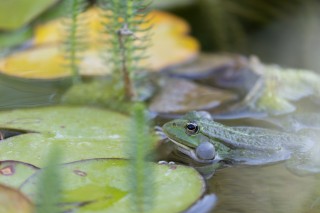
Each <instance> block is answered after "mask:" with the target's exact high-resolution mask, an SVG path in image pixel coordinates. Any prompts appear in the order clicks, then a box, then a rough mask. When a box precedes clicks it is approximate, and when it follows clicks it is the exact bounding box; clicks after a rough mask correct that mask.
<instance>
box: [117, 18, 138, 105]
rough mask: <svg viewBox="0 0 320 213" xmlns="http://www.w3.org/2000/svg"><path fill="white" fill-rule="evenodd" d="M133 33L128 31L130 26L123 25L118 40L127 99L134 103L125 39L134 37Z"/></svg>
mask: <svg viewBox="0 0 320 213" xmlns="http://www.w3.org/2000/svg"><path fill="white" fill-rule="evenodd" d="M132 35H133V33H132V32H131V31H130V30H129V29H128V26H127V25H126V24H124V25H123V27H122V28H121V29H120V30H118V39H119V45H120V54H121V70H122V77H123V82H124V91H125V97H126V99H127V100H129V101H132V99H133V97H134V89H133V85H132V79H131V76H130V73H129V70H128V67H127V61H126V46H125V44H124V43H125V41H124V38H125V37H127V36H132Z"/></svg>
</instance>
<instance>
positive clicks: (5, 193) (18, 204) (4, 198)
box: [0, 185, 33, 213]
mask: <svg viewBox="0 0 320 213" xmlns="http://www.w3.org/2000/svg"><path fill="white" fill-rule="evenodd" d="M0 212H1V213H32V212H33V205H32V203H31V202H30V200H29V199H28V198H27V197H26V196H25V195H23V194H22V193H21V192H20V191H18V190H16V189H13V188H10V187H8V186H4V185H0Z"/></svg>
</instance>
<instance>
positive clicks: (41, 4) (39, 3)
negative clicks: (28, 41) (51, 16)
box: [0, 0, 57, 30]
mask: <svg viewBox="0 0 320 213" xmlns="http://www.w3.org/2000/svg"><path fill="white" fill-rule="evenodd" d="M55 2H57V0H33V1H29V0H10V1H0V29H3V30H14V29H17V28H19V27H21V26H23V25H25V24H26V23H28V22H30V21H31V20H32V19H33V18H35V17H36V16H37V15H39V14H40V13H41V12H42V11H44V10H45V9H47V8H48V7H50V6H51V5H53V4H54V3H55ZM13 11H14V12H13Z"/></svg>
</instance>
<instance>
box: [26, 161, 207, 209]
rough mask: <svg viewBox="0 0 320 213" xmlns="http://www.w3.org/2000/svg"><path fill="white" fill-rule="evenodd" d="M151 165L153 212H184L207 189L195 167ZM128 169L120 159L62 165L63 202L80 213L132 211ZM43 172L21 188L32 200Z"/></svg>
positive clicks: (126, 163)
mask: <svg viewBox="0 0 320 213" xmlns="http://www.w3.org/2000/svg"><path fill="white" fill-rule="evenodd" d="M150 166H151V167H152V168H153V169H154V179H153V183H152V185H153V186H154V187H155V188H154V195H153V199H154V201H153V207H152V209H151V210H150V212H181V211H183V210H185V209H187V208H188V207H190V206H191V205H192V204H193V203H194V202H195V201H196V200H198V199H199V198H200V197H201V195H202V194H203V192H204V190H205V187H204V186H205V184H204V180H203V178H202V177H201V176H200V175H199V174H198V173H197V172H196V171H195V170H194V169H193V168H190V167H186V166H182V165H158V164H155V163H150ZM129 169H130V167H129V162H128V161H126V160H120V159H91V160H85V161H79V162H74V163H70V164H66V165H63V166H61V170H60V172H61V177H62V180H61V182H62V183H63V192H62V197H63V198H62V203H66V204H69V205H70V204H75V205H74V206H75V207H74V208H75V209H76V212H81V213H85V212H97V213H98V212H103V213H107V212H117V213H121V212H133V210H134V208H133V205H132V194H131V193H130V188H129V184H128V170H129ZM41 172H42V171H39V172H38V173H36V175H34V176H32V177H30V178H29V179H28V180H27V181H26V182H25V183H24V184H23V185H22V186H21V188H20V189H21V190H22V192H24V193H25V194H26V195H28V196H29V197H30V199H31V200H35V190H36V188H37V187H36V185H37V183H38V181H39V176H40V175H41ZM70 210H71V209H70Z"/></svg>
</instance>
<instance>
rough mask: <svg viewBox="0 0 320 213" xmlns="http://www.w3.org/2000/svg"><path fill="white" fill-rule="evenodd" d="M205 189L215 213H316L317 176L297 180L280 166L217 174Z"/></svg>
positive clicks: (319, 199) (319, 194)
mask: <svg viewBox="0 0 320 213" xmlns="http://www.w3.org/2000/svg"><path fill="white" fill-rule="evenodd" d="M208 185H209V192H210V193H215V194H216V195H217V197H218V204H217V206H216V208H215V210H214V212H215V213H231V212H233V213H235V212H237V213H242V212H243V213H247V212H248V213H249V212H250V213H255V212H259V213H278V212H279V213H280V212H281V213H301V212H308V213H316V212H319V209H320V175H314V176H304V177H301V176H297V175H294V174H292V173H291V172H289V171H288V170H287V169H285V167H284V165H283V164H276V165H271V166H262V167H258V166H254V167H232V168H231V167H230V168H226V169H222V170H218V171H217V172H216V174H215V175H214V176H213V178H211V179H210V180H209V181H208Z"/></svg>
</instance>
